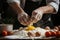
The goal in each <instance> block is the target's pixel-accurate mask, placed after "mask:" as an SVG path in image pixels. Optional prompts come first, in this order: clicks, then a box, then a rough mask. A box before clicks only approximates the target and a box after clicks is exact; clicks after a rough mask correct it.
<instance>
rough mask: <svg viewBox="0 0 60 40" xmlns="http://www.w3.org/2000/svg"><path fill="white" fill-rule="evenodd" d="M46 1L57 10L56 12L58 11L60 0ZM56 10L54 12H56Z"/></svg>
mask: <svg viewBox="0 0 60 40" xmlns="http://www.w3.org/2000/svg"><path fill="white" fill-rule="evenodd" d="M46 3H47V4H49V5H51V6H52V7H53V8H54V9H55V10H56V12H58V9H59V0H46ZM56 12H54V13H56Z"/></svg>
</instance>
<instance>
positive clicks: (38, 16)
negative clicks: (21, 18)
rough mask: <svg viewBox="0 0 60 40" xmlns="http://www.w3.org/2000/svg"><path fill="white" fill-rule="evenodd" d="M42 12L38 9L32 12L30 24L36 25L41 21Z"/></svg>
mask: <svg viewBox="0 0 60 40" xmlns="http://www.w3.org/2000/svg"><path fill="white" fill-rule="evenodd" d="M42 16H43V12H42V11H41V10H39V9H36V10H34V11H33V12H32V17H31V22H33V23H36V22H38V21H39V20H41V19H42Z"/></svg>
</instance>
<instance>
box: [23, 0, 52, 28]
mask: <svg viewBox="0 0 60 40" xmlns="http://www.w3.org/2000/svg"><path fill="white" fill-rule="evenodd" d="M42 6H46V0H44V1H43V0H42V1H41V2H33V1H31V0H27V1H26V4H25V8H24V10H25V12H26V13H28V15H30V16H31V15H32V14H31V13H32V11H33V10H35V9H37V8H38V7H42ZM50 17H51V14H44V15H43V17H42V19H41V20H40V21H38V22H37V23H35V24H34V26H35V27H37V26H38V27H42V28H45V26H50V27H51V28H53V24H52V21H48V19H49V18H50Z"/></svg>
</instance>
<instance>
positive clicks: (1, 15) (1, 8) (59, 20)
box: [0, 0, 60, 25]
mask: <svg viewBox="0 0 60 40" xmlns="http://www.w3.org/2000/svg"><path fill="white" fill-rule="evenodd" d="M59 6H60V5H59ZM8 7H9V5H8V3H7V2H6V0H0V24H1V23H5V24H13V23H14V21H15V19H16V18H15V17H16V14H14V12H13V15H11V14H10V12H9V14H6V13H7V11H8V9H9V8H8ZM10 10H11V9H10ZM6 15H8V16H9V18H8V16H6ZM10 15H11V16H10ZM51 18H52V21H53V24H54V25H60V8H59V11H58V13H57V14H52V16H51ZM8 19H9V20H8ZM12 19H13V20H12ZM10 20H12V21H10Z"/></svg>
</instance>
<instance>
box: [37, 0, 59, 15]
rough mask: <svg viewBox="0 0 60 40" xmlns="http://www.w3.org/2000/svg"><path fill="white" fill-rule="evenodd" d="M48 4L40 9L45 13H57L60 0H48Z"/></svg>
mask: <svg viewBox="0 0 60 40" xmlns="http://www.w3.org/2000/svg"><path fill="white" fill-rule="evenodd" d="M46 3H47V5H46V6H43V7H39V8H38V10H40V11H42V12H43V13H44V14H46V13H52V14H56V12H58V8H59V0H46Z"/></svg>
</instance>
